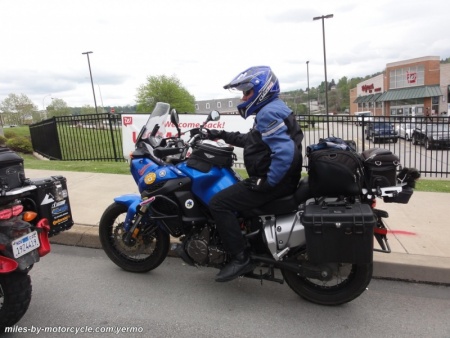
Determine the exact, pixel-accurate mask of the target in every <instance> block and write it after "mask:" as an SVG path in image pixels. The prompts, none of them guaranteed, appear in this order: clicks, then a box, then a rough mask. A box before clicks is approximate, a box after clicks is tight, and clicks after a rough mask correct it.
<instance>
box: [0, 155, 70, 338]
mask: <svg viewBox="0 0 450 338" xmlns="http://www.w3.org/2000/svg"><path fill="white" fill-rule="evenodd" d="M72 225H73V220H72V215H71V211H70V205H69V200H68V193H67V187H66V184H65V178H64V177H62V176H52V177H48V178H44V179H37V180H30V179H25V175H24V170H23V160H22V158H20V156H18V155H17V154H16V153H15V152H12V151H10V150H9V149H0V333H1V332H3V331H4V330H5V328H6V327H10V326H13V325H14V324H16V323H17V322H18V321H19V320H20V319H21V318H22V316H23V315H24V314H25V313H26V311H27V309H28V306H29V305H30V301H31V293H32V286H31V278H30V275H29V272H30V270H31V269H32V268H33V266H34V264H35V263H37V262H39V260H40V258H41V257H43V256H45V255H47V254H48V253H49V252H50V242H49V237H51V236H53V235H56V234H58V233H59V232H61V231H64V230H67V229H70V228H71V226H72Z"/></svg>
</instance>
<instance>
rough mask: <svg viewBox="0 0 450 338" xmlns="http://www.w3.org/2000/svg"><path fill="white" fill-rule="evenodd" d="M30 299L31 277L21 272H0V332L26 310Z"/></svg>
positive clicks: (14, 322) (19, 317)
mask: <svg viewBox="0 0 450 338" xmlns="http://www.w3.org/2000/svg"><path fill="white" fill-rule="evenodd" d="M30 301H31V279H30V276H28V274H26V273H22V272H13V273H8V274H0V333H2V332H3V331H4V329H5V327H8V326H13V325H14V324H16V323H17V322H18V321H19V320H20V319H21V318H22V316H23V315H24V314H25V312H27V310H28V306H29V305H30Z"/></svg>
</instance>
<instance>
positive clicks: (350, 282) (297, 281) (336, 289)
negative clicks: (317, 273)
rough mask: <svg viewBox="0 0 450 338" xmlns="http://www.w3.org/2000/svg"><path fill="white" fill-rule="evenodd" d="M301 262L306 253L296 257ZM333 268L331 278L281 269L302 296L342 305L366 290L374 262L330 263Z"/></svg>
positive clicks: (315, 300)
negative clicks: (303, 275)
mask: <svg viewBox="0 0 450 338" xmlns="http://www.w3.org/2000/svg"><path fill="white" fill-rule="evenodd" d="M295 260H297V261H298V262H299V263H300V264H302V263H303V262H304V261H305V254H304V253H302V254H298V255H297V256H296V257H295ZM326 266H327V267H328V268H331V269H332V270H333V275H332V278H331V279H330V280H327V281H322V280H319V279H312V278H307V277H301V276H299V275H297V274H296V273H295V272H292V271H288V270H281V272H282V274H283V277H284V279H285V280H286V282H287V284H288V285H289V287H290V288H291V289H292V290H294V291H295V292H296V293H297V294H298V295H300V296H301V297H302V298H304V299H306V300H308V301H310V302H313V303H316V304H321V305H340V304H344V303H347V302H350V301H352V300H353V299H355V298H357V297H358V296H359V295H361V293H363V292H364V290H365V289H366V287H367V286H368V285H369V283H370V280H371V279H372V270H373V265H372V264H344V263H328V264H326Z"/></svg>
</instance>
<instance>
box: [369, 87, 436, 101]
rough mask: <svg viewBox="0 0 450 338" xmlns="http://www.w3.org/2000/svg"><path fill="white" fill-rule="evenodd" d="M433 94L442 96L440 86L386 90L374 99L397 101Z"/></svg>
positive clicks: (431, 95)
mask: <svg viewBox="0 0 450 338" xmlns="http://www.w3.org/2000/svg"><path fill="white" fill-rule="evenodd" d="M433 96H442V92H441V88H440V87H439V85H436V86H420V87H412V88H403V89H393V90H388V91H387V92H385V93H383V94H382V95H381V96H380V97H379V98H378V99H377V100H376V101H377V102H381V101H397V100H407V99H419V98H423V97H433Z"/></svg>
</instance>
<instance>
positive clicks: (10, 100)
mask: <svg viewBox="0 0 450 338" xmlns="http://www.w3.org/2000/svg"><path fill="white" fill-rule="evenodd" d="M35 110H37V107H36V106H35V105H34V104H33V102H32V101H31V100H30V99H29V98H28V96H26V95H25V94H20V95H16V94H9V95H8V97H7V98H6V99H4V100H3V101H2V102H1V103H0V112H1V113H2V124H3V125H8V124H9V125H12V124H15V125H23V124H25V121H26V120H27V121H28V120H29V121H31V119H32V115H33V111H35Z"/></svg>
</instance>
